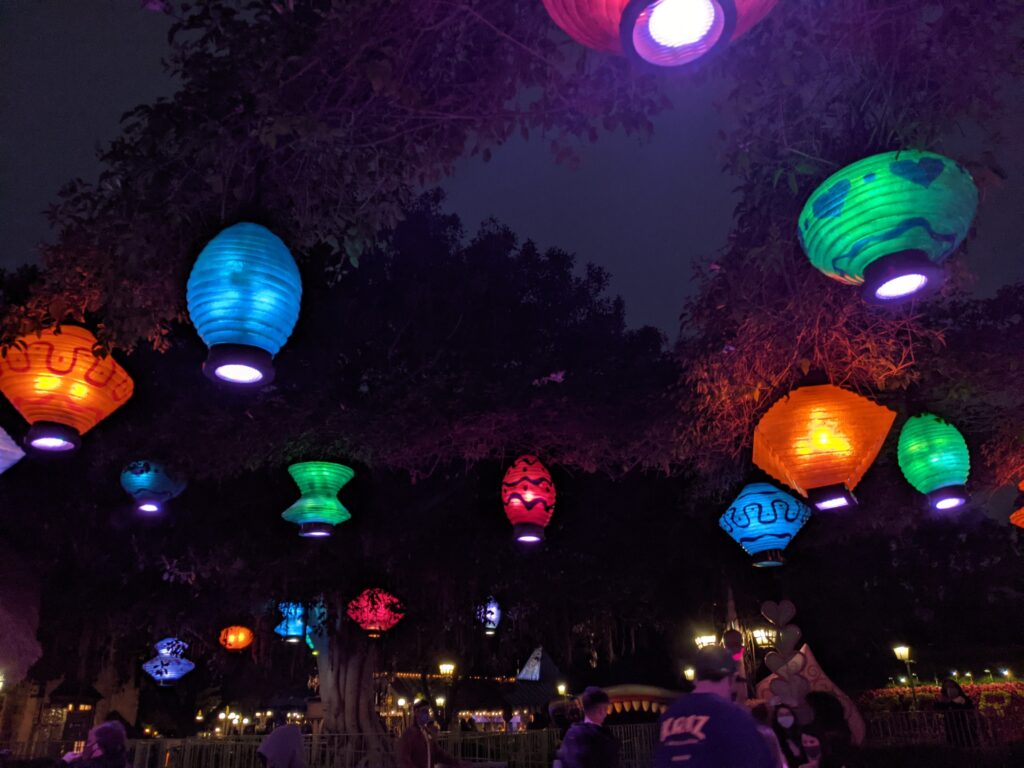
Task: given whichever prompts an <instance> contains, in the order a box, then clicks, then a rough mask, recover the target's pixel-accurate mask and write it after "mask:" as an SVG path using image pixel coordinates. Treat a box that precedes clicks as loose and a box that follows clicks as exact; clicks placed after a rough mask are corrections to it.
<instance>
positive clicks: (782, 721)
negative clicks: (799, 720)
mask: <svg viewBox="0 0 1024 768" xmlns="http://www.w3.org/2000/svg"><path fill="white" fill-rule="evenodd" d="M772 716H773V718H774V720H775V724H776V725H777V726H778V727H779V728H781V729H782V730H783V731H791V730H793V729H794V728H796V714H795V713H794V712H793V710H792V709H790V708H789V707H787V706H786V705H785V704H780V705H779V706H777V707H776V708H775V712H774V713H773V715H772Z"/></svg>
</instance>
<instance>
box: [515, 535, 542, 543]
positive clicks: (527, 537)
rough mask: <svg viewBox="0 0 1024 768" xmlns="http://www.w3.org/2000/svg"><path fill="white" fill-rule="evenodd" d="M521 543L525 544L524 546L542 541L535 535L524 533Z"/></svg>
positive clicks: (520, 539) (520, 538)
mask: <svg viewBox="0 0 1024 768" xmlns="http://www.w3.org/2000/svg"><path fill="white" fill-rule="evenodd" d="M519 541H521V542H523V543H524V544H536V543H537V542H538V541H540V536H538V535H536V534H534V533H524V534H523V535H522V536H520V537H519Z"/></svg>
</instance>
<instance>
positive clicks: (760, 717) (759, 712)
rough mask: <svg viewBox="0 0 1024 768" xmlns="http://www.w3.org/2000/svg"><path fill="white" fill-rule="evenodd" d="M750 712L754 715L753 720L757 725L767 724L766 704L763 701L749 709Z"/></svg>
mask: <svg viewBox="0 0 1024 768" xmlns="http://www.w3.org/2000/svg"><path fill="white" fill-rule="evenodd" d="M750 714H751V715H753V716H754V720H756V721H757V723H758V725H768V719H769V715H768V705H767V704H765V703H764V702H761V703H760V704H758V705H757V706H755V707H754V708H753V709H751V710H750Z"/></svg>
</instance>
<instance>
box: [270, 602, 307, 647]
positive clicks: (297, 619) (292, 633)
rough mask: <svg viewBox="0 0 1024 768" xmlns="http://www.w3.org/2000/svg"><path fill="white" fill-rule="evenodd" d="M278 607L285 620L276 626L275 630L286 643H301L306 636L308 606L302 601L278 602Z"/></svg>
mask: <svg viewBox="0 0 1024 768" xmlns="http://www.w3.org/2000/svg"><path fill="white" fill-rule="evenodd" d="M277 609H278V610H279V611H280V612H281V616H282V617H284V620H283V621H282V622H281V623H280V624H278V625H277V626H276V627H274V632H276V633H277V634H279V635H280V636H281V637H283V638H284V641H285V642H286V643H301V642H302V641H303V640H304V639H305V637H306V608H305V606H303V605H302V603H278V605H277Z"/></svg>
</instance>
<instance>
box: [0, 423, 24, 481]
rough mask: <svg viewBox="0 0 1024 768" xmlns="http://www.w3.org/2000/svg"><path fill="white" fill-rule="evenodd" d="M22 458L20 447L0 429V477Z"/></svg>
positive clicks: (22, 452) (22, 453)
mask: <svg viewBox="0 0 1024 768" xmlns="http://www.w3.org/2000/svg"><path fill="white" fill-rule="evenodd" d="M23 458H25V452H24V451H23V450H22V449H21V446H20V445H18V444H17V443H16V442H14V438H12V437H11V436H10V435H8V434H7V431H6V430H4V429H2V428H0V475H2V474H3V473H4V472H6V471H7V470H8V469H10V468H11V467H13V466H14V465H15V464H17V463H18V462H19V461H21V460H22V459H23Z"/></svg>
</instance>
